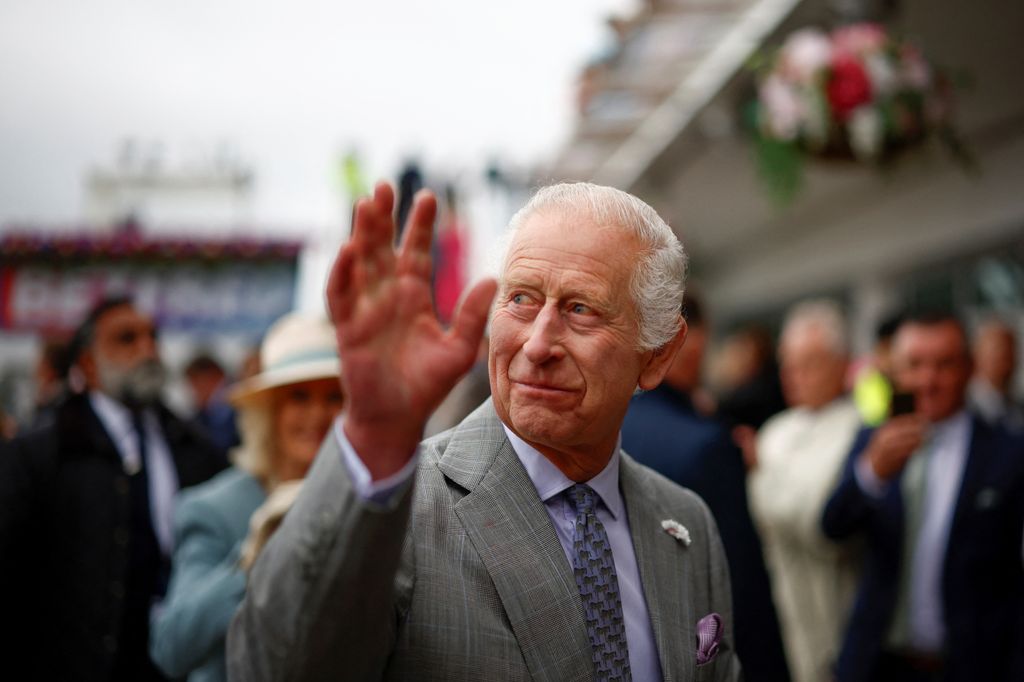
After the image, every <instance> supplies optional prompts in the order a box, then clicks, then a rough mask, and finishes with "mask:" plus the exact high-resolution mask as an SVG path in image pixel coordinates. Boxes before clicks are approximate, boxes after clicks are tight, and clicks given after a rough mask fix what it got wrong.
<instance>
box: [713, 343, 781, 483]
mask: <svg viewBox="0 0 1024 682" xmlns="http://www.w3.org/2000/svg"><path fill="white" fill-rule="evenodd" d="M716 373H717V374H718V376H719V377H720V379H719V381H718V382H717V383H718V384H719V387H718V389H717V393H718V396H719V397H718V406H717V414H718V417H719V418H720V419H722V420H724V421H725V422H726V423H727V424H729V425H730V427H731V432H732V438H733V440H734V441H735V442H736V445H737V446H739V447H740V449H741V451H742V452H743V461H744V463H745V465H746V466H747V468H750V467H752V466H754V465H755V463H756V462H755V458H756V449H755V439H756V437H757V430H758V429H759V428H761V425H762V424H764V423H765V421H767V420H768V418H769V417H771V416H772V415H774V414H777V413H778V412H781V411H782V410H784V409H785V408H786V402H785V399H784V398H783V396H782V385H781V383H780V382H779V368H778V365H777V364H776V361H775V351H774V346H773V344H772V339H771V336H769V334H768V332H767V331H765V330H764V329H762V328H761V327H760V326H758V325H748V326H746V327H743V328H742V329H740V330H738V331H736V332H734V333H733V334H731V335H730V336H729V337H728V338H727V339H726V340H725V342H724V344H723V348H722V351H721V352H720V354H719V359H718V367H717V368H716Z"/></svg>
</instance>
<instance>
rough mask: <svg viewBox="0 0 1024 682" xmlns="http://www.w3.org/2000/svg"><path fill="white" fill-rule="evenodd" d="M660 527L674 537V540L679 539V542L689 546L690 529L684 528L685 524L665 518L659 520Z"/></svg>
mask: <svg viewBox="0 0 1024 682" xmlns="http://www.w3.org/2000/svg"><path fill="white" fill-rule="evenodd" d="M661 527H662V528H663V529H664V531H665V532H666V533H668V534H669V535H671V536H672V537H674V538H675V539H676V540H679V542H681V543H683V544H684V545H686V546H687V547H689V546H690V543H691V542H693V541H692V540H691V539H690V531H688V530H686V526H684V525H683V524H681V523H679V522H678V521H673V520H672V519H665V520H664V521H662V522H661Z"/></svg>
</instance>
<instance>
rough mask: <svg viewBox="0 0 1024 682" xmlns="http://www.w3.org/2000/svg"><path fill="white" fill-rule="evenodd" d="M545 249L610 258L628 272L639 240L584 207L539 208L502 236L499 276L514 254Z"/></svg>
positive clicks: (635, 262)
mask: <svg viewBox="0 0 1024 682" xmlns="http://www.w3.org/2000/svg"><path fill="white" fill-rule="evenodd" d="M612 245H614V246H612ZM545 248H550V249H558V250H560V251H562V252H564V253H565V254H567V255H579V256H599V257H601V256H604V257H609V256H611V257H613V258H614V260H615V261H617V262H619V263H621V264H622V265H623V266H624V267H625V268H627V269H629V270H632V269H633V268H634V267H635V266H636V264H637V263H638V261H639V258H640V241H639V238H637V237H636V235H635V234H634V233H633V232H632V231H631V230H629V229H628V228H626V227H623V226H622V225H620V224H618V223H615V222H612V221H608V220H603V221H602V220H599V219H598V218H597V217H595V216H594V215H593V213H591V212H590V211H589V210H588V209H587V208H586V207H580V208H566V207H541V208H538V209H537V210H535V211H533V212H532V213H530V214H529V215H527V216H526V217H524V218H523V220H522V221H521V222H520V223H519V225H518V226H516V227H515V229H511V230H509V232H507V233H506V235H505V244H504V248H503V250H502V258H501V261H500V263H501V267H500V268H499V273H500V274H501V275H502V276H504V274H505V272H506V270H507V268H508V266H509V263H510V261H511V260H512V259H513V258H515V256H516V255H518V254H521V253H522V252H524V251H527V250H531V249H545Z"/></svg>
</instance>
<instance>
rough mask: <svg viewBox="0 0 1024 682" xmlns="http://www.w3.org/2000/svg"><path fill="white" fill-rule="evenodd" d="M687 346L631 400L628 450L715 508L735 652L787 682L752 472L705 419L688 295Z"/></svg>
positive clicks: (719, 427)
mask: <svg viewBox="0 0 1024 682" xmlns="http://www.w3.org/2000/svg"><path fill="white" fill-rule="evenodd" d="M685 315H686V324H687V334H686V342H685V343H684V344H683V347H682V348H681V349H679V352H678V353H676V357H675V360H674V361H673V362H672V365H671V366H670V368H669V370H668V372H667V373H666V374H665V379H664V380H663V381H662V383H661V385H659V386H658V387H657V388H654V389H651V390H650V391H646V392H644V393H641V394H639V395H637V396H636V397H634V398H633V400H632V401H631V402H630V406H629V411H628V412H627V413H626V419H625V421H624V422H623V424H622V449H623V450H625V451H626V452H628V453H629V454H630V455H631V456H632V457H635V458H636V460H637V461H638V462H640V463H641V464H645V465H647V466H649V467H651V468H652V469H654V470H655V471H657V472H658V473H660V474H662V475H664V476H666V477H668V478H670V479H671V480H673V481H675V482H676V483H678V484H679V485H681V486H683V487H685V488H689V489H690V490H692V491H693V492H695V493H697V494H698V495H700V497H701V499H703V500H704V501H705V502H706V503H707V505H708V507H709V508H710V509H711V513H712V515H713V516H714V517H715V522H716V523H717V524H718V531H719V533H721V535H722V544H723V545H724V546H725V556H726V559H727V560H728V562H729V577H730V582H731V584H732V601H733V613H734V614H735V620H736V627H735V632H736V655H737V656H738V657H739V659H740V663H742V664H743V673H744V677H745V679H746V680H748V681H749V682H758V681H759V680H787V679H789V673H788V671H787V665H786V659H785V656H784V654H783V648H782V638H781V635H780V633H779V621H778V617H777V615H776V612H775V606H774V604H773V602H772V594H771V586H770V584H769V580H768V573H767V571H766V569H765V564H764V557H763V555H762V551H761V542H760V540H759V539H758V536H757V532H756V531H755V529H754V525H753V522H752V521H751V519H750V511H749V509H748V507H747V491H746V482H745V478H746V472H745V469H744V466H743V458H742V455H741V453H740V451H739V448H738V447H737V446H736V444H735V443H734V442H733V440H732V438H731V436H730V435H729V429H728V428H727V427H726V426H725V425H724V424H722V423H721V422H720V421H718V420H717V419H715V418H714V417H712V416H708V415H706V414H703V413H702V412H701V411H700V410H699V409H698V408H697V407H696V406H695V404H694V400H693V395H694V393H696V392H697V391H698V390H699V389H700V386H701V367H702V364H703V359H704V351H705V348H706V344H707V327H706V325H705V319H704V313H703V307H702V306H701V304H700V301H699V299H697V298H696V297H695V296H693V295H692V294H690V293H687V295H686V304H685Z"/></svg>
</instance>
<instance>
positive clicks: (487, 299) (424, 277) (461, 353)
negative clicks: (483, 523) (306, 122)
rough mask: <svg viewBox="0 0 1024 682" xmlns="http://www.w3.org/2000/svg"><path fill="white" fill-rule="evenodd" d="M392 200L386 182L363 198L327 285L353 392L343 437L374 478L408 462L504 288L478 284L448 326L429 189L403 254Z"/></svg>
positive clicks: (348, 389) (348, 390)
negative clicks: (435, 261)
mask: <svg viewBox="0 0 1024 682" xmlns="http://www.w3.org/2000/svg"><path fill="white" fill-rule="evenodd" d="M394 201H395V197H394V191H393V190H392V189H391V187H390V186H389V185H388V184H387V183H383V182H382V183H379V184H378V185H377V187H376V188H375V189H374V193H373V197H372V198H369V199H361V200H359V202H358V203H357V204H356V211H355V219H354V224H353V229H352V238H351V239H350V240H349V241H348V243H346V244H344V245H343V246H342V247H341V249H340V250H339V252H338V257H337V259H336V260H335V263H334V266H333V268H332V269H331V274H330V277H329V279H328V281H327V304H328V308H329V309H330V311H331V318H332V321H333V323H334V325H335V332H336V335H337V340H338V354H339V356H340V358H341V366H342V379H341V381H342V384H343V385H344V389H345V395H346V396H347V397H348V405H347V406H346V414H345V435H346V436H347V437H348V439H349V441H350V442H351V443H352V446H353V448H354V449H355V450H356V452H357V453H359V455H360V457H362V458H363V462H364V464H365V465H366V467H367V469H368V470H369V471H370V474H371V476H372V477H373V479H374V480H378V479H380V478H383V477H386V476H388V475H390V474H392V473H394V472H396V471H398V470H399V469H401V468H402V466H404V465H405V463H406V462H407V461H408V459H409V457H410V456H411V455H412V453H413V451H414V450H415V448H416V445H417V443H419V440H420V438H421V437H422V434H423V429H424V426H425V425H426V422H427V419H428V418H429V416H430V414H431V412H433V411H434V409H435V408H436V407H437V406H438V405H439V404H440V402H441V401H442V400H443V399H444V397H445V396H446V395H447V394H448V392H449V391H451V389H452V387H454V385H455V383H456V382H457V381H458V380H459V378H460V377H461V376H462V375H463V374H465V373H466V371H468V370H469V368H470V367H471V366H472V364H473V360H474V359H475V357H476V353H477V348H478V346H479V344H480V339H481V337H482V336H483V332H484V327H485V325H486V323H487V313H488V310H489V308H490V304H491V300H492V299H493V298H494V293H495V290H496V283H495V281H494V280H493V279H489V280H485V281H482V282H480V283H478V284H477V285H476V286H475V287H473V289H472V290H470V292H469V293H468V294H467V295H466V297H465V299H464V300H463V302H462V305H461V306H460V307H459V310H458V311H456V313H455V319H454V322H453V324H452V327H451V329H449V330H445V329H443V328H442V327H441V325H440V323H439V322H438V320H437V317H436V315H435V314H434V308H433V304H432V302H431V288H430V272H431V267H432V262H431V257H430V247H431V239H432V235H433V224H434V217H435V215H436V214H437V202H436V200H435V199H434V196H433V195H432V194H431V193H430V192H427V191H421V192H419V193H418V194H417V195H416V197H415V199H414V201H413V206H412V210H411V211H410V213H409V219H408V222H407V223H406V227H405V232H404V233H403V235H402V243H401V245H400V246H399V248H398V249H397V251H396V250H395V248H394V246H393V244H394V238H395V221H394V218H393V217H392V216H393V210H394Z"/></svg>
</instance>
